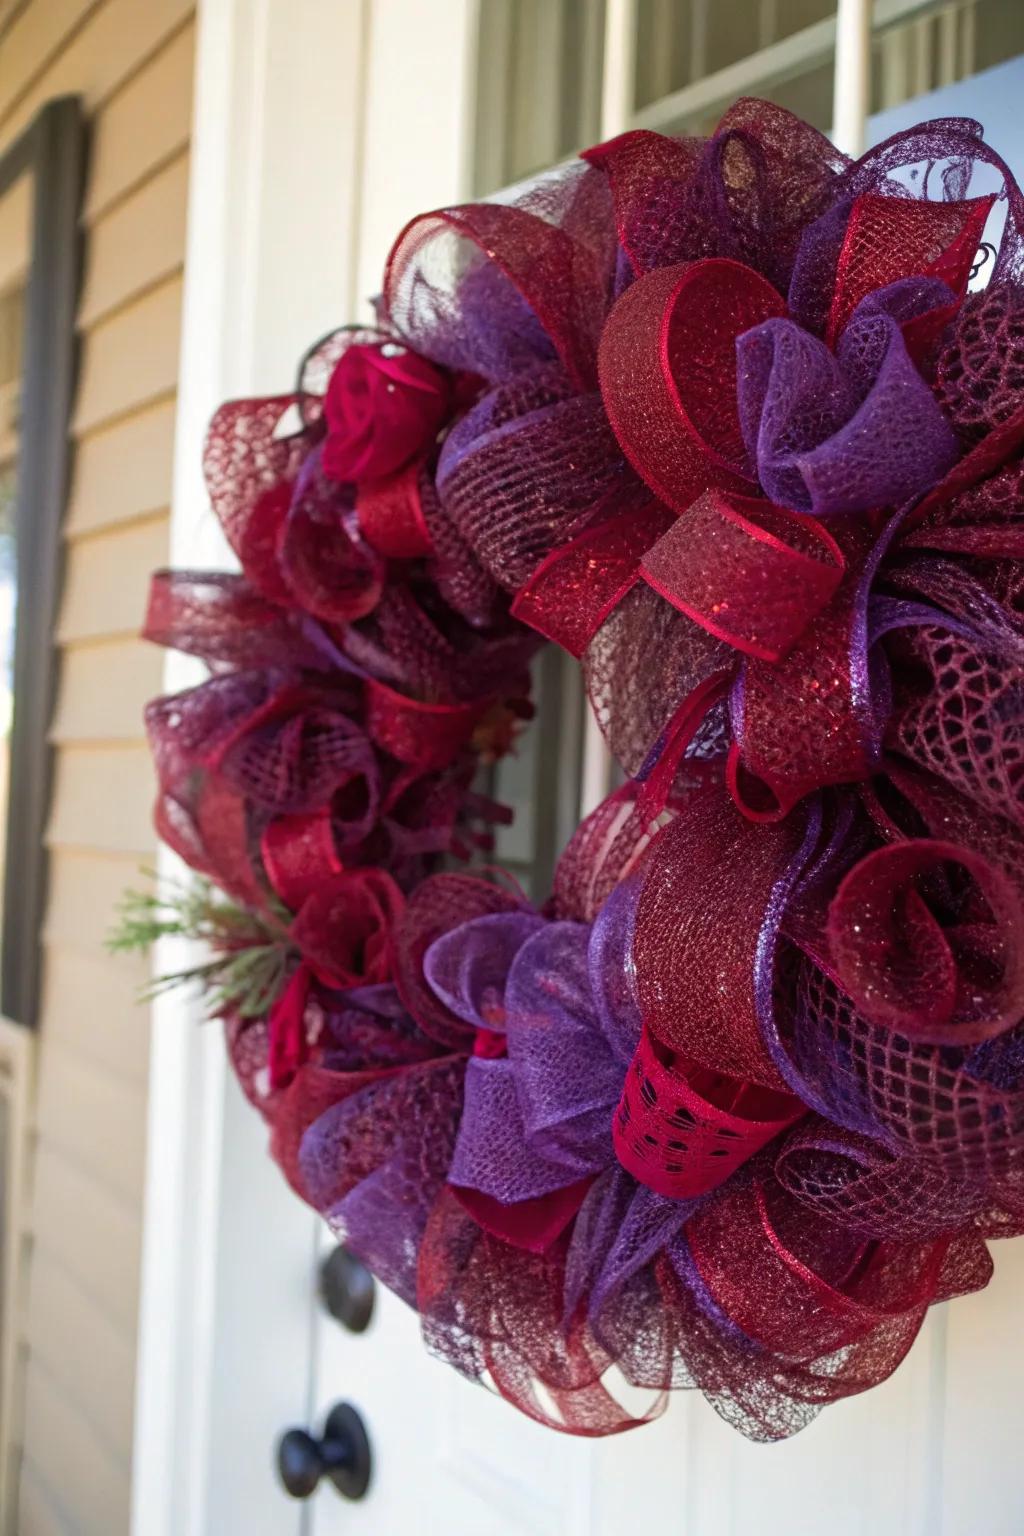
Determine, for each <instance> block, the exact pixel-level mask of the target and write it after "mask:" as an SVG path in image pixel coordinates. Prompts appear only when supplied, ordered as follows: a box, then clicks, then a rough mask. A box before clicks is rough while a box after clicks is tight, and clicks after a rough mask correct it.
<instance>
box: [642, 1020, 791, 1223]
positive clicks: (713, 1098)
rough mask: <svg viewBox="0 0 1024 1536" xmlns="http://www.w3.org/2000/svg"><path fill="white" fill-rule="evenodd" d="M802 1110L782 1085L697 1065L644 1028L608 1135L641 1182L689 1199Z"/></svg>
mask: <svg viewBox="0 0 1024 1536" xmlns="http://www.w3.org/2000/svg"><path fill="white" fill-rule="evenodd" d="M805 1112H806V1111H805V1108H804V1105H803V1104H802V1103H801V1102H800V1100H799V1099H795V1098H793V1097H792V1095H790V1094H788V1093H776V1092H773V1091H772V1090H771V1089H769V1088H760V1087H758V1086H756V1085H755V1084H752V1083H744V1082H740V1081H738V1080H737V1079H736V1078H733V1077H726V1076H725V1075H724V1074H722V1073H720V1072H706V1071H703V1072H702V1071H700V1070H699V1069H698V1068H695V1067H694V1066H693V1064H692V1063H688V1062H686V1060H685V1058H683V1057H680V1056H677V1055H675V1054H674V1053H673V1052H672V1051H669V1050H667V1049H666V1048H665V1047H664V1046H662V1045H659V1043H658V1042H657V1041H656V1040H655V1039H654V1038H653V1037H652V1035H651V1034H650V1032H649V1030H647V1029H645V1030H644V1032H643V1034H642V1035H641V1037H640V1044H639V1046H638V1047H637V1052H636V1055H635V1056H634V1058H633V1062H632V1065H631V1066H630V1069H629V1073H628V1075H627V1077H626V1083H625V1087H624V1088H623V1090H622V1098H621V1099H620V1101H619V1106H618V1109H617V1110H616V1111H615V1118H614V1120H613V1121H612V1140H613V1142H614V1145H615V1155H616V1157H617V1158H618V1160H619V1162H620V1163H621V1164H622V1166H623V1168H625V1169H626V1171H627V1172H628V1173H631V1174H632V1175H633V1177H634V1178H635V1179H638V1180H639V1181H640V1183H641V1184H646V1185H647V1187H648V1188H649V1189H653V1190H654V1191H655V1193H656V1194H659V1195H664V1196H666V1197H667V1198H668V1199H670V1200H689V1199H692V1198H693V1197H694V1196H696V1195H704V1194H707V1193H708V1192H709V1191H710V1190H712V1189H717V1188H718V1186H719V1184H722V1183H724V1182H725V1180H726V1179H727V1178H729V1177H730V1176H731V1175H732V1174H733V1173H735V1171H736V1169H737V1168H739V1167H740V1165H741V1164H742V1163H745V1162H746V1161H747V1159H748V1158H751V1157H753V1155H754V1153H755V1152H759V1151H760V1150H761V1148H762V1147H763V1146H766V1145H767V1143H768V1142H769V1141H773V1140H774V1139H775V1137H776V1136H778V1135H780V1134H781V1132H782V1131H784V1130H785V1129H786V1127H787V1126H789V1125H792V1124H793V1122H794V1121H795V1120H798V1119H799V1118H800V1117H801V1115H803V1114H804V1113H805Z"/></svg>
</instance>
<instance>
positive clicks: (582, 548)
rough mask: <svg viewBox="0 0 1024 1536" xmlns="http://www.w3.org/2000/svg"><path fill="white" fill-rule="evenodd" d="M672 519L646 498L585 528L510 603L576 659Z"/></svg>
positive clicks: (544, 562)
mask: <svg viewBox="0 0 1024 1536" xmlns="http://www.w3.org/2000/svg"><path fill="white" fill-rule="evenodd" d="M672 522H673V516H672V513H671V512H670V510H669V509H668V507H665V506H663V505H662V504H661V503H660V502H657V501H647V502H645V503H644V504H643V505H641V506H637V507H633V508H632V509H631V510H627V511H625V512H621V513H617V514H616V515H615V516H614V517H612V518H610V519H609V520H607V521H605V522H601V523H599V524H598V526H597V527H596V528H589V529H588V530H587V531H586V533H583V534H580V536H579V538H576V539H573V540H572V541H571V542H570V543H568V544H564V545H562V546H561V547H560V548H559V549H555V550H553V551H552V553H551V554H550V555H548V556H547V557H546V558H545V559H544V560H542V561H541V563H540V565H539V566H538V567H537V569H536V570H535V571H534V572H533V574H532V576H531V577H530V579H529V581H527V583H526V585H525V586H524V587H522V588H521V589H520V591H519V594H518V596H517V597H516V600H515V602H514V603H513V604H512V612H513V614H514V615H515V617H516V618H517V619H521V620H522V622H523V623H524V624H529V625H530V627H531V629H535V630H537V631H538V633H539V634H542V635H544V637H545V638H546V639H548V640H554V641H555V643H556V644H557V645H560V646H562V647H563V648H564V649H565V650H567V651H568V652H569V653H570V655H572V656H576V657H580V656H582V655H583V652H584V651H585V650H586V648H587V646H588V645H589V644H590V642H591V640H592V639H593V638H594V635H595V634H596V633H597V631H598V630H599V629H600V627H601V625H602V624H603V623H604V621H605V619H606V618H607V617H608V615H609V613H610V612H611V611H612V609H613V608H614V607H615V606H616V604H617V603H619V602H620V601H621V600H622V598H623V597H625V595H626V593H627V592H628V591H629V589H630V588H631V587H632V586H633V584H634V582H635V581H636V579H637V576H638V575H639V574H640V559H641V557H642V556H643V554H644V553H645V551H647V550H648V549H650V547H651V545H652V544H654V543H655V542H656V541H657V540H658V539H659V538H660V537H661V536H662V535H663V534H666V533H667V531H668V530H669V528H670V525H671V524H672Z"/></svg>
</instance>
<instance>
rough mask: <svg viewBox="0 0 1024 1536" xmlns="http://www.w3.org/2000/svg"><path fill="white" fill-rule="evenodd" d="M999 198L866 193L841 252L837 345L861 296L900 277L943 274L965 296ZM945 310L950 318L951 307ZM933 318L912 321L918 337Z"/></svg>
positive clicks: (832, 335) (830, 332)
mask: <svg viewBox="0 0 1024 1536" xmlns="http://www.w3.org/2000/svg"><path fill="white" fill-rule="evenodd" d="M994 202H995V197H994V196H990V197H975V198H970V199H968V200H967V201H966V202H949V203H941V202H926V201H924V200H921V199H916V198H915V199H911V198H903V197H888V196H884V195H883V194H881V193H878V192H864V193H862V194H861V196H860V197H858V199H857V201H856V202H855V203H854V205H853V211H852V213H851V214H850V222H849V223H848V224H847V226H846V237H845V239H844V240H843V246H842V250H841V252H840V255H839V266H838V270H837V273H836V288H835V293H834V295H833V298H832V307H831V309H830V310H829V316H828V324H827V326H826V332H825V339H826V340H827V342H828V344H829V346H830V347H833V346H835V343H836V341H837V340H838V339H839V336H840V335H841V334H842V331H843V327H844V326H845V325H846V322H847V321H848V320H849V318H850V316H851V315H852V314H853V311H854V310H855V309H856V308H857V305H858V304H859V303H860V301H861V299H864V298H866V297H867V296H868V294H869V293H873V292H874V291H875V290H876V289H878V288H884V287H885V286H886V285H887V284H888V283H894V282H897V281H898V280H899V279H900V278H903V277H938V278H941V280H942V281H943V282H944V283H945V284H946V285H947V286H948V287H949V288H951V289H952V290H953V293H954V295H955V296H956V298H957V300H959V299H960V298H961V297H962V295H963V292H964V290H965V288H966V287H967V280H968V278H969V277H970V273H971V267H972V265H973V263H974V258H975V256H976V254H977V250H978V245H979V242H980V240H981V235H982V231H983V230H984V228H985V221H986V219H987V218H988V215H989V211H990V210H991V208H992V204H993V203H994ZM942 316H943V318H944V319H948V318H949V316H948V313H947V312H946V311H945V310H943V312H942ZM928 318H929V317H927V316H921V317H920V318H919V319H918V320H916V321H912V322H911V325H912V326H913V327H914V329H915V334H916V335H917V336H918V337H920V335H921V321H922V320H925V319H928ZM912 350H913V348H912Z"/></svg>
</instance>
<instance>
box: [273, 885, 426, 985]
mask: <svg viewBox="0 0 1024 1536" xmlns="http://www.w3.org/2000/svg"><path fill="white" fill-rule="evenodd" d="M403 905H404V898H403V896H402V893H401V891H400V890H399V888H398V886H397V885H396V884H395V881H394V880H393V879H392V878H391V876H390V875H389V874H387V873H386V871H385V870H383V869H353V870H349V871H347V872H346V873H344V874H341V875H337V876H335V878H334V879H333V880H331V881H328V882H327V883H326V884H324V885H322V886H321V887H320V889H319V890H317V891H314V892H313V894H312V895H310V896H308V897H307V898H306V900H305V902H304V903H303V905H302V907H301V909H300V911H299V914H298V916H297V917H296V919H295V921H294V922H293V923H292V926H291V939H292V942H293V944H294V945H295V946H296V948H297V949H298V950H299V952H300V954H301V955H302V957H303V959H304V960H305V961H306V962H307V963H308V964H309V966H310V967H311V968H312V970H313V972H314V974H315V975H316V976H317V977H318V978H319V979H320V980H321V981H323V982H324V983H325V985H327V986H331V987H338V988H345V987H358V986H372V985H374V984H376V983H378V982H382V981H388V980H389V979H390V975H391V956H390V943H391V931H392V928H393V927H394V924H395V922H396V920H397V918H398V917H399V915H400V913H401V911H402V907H403Z"/></svg>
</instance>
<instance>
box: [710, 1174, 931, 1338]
mask: <svg viewBox="0 0 1024 1536" xmlns="http://www.w3.org/2000/svg"><path fill="white" fill-rule="evenodd" d="M686 1235H687V1238H688V1240H689V1244H690V1250H691V1252H692V1254H693V1257H694V1260H695V1261H696V1264H697V1268H698V1270H699V1271H700V1274H701V1276H702V1278H703V1280H704V1282H705V1284H706V1285H707V1287H708V1289H709V1291H710V1292H711V1295H712V1296H713V1297H714V1299H715V1301H716V1302H717V1303H718V1305H719V1306H720V1307H722V1308H723V1310H724V1311H725V1313H726V1314H727V1316H728V1317H729V1318H730V1319H731V1320H732V1322H733V1323H734V1324H735V1325H736V1326H737V1327H738V1328H740V1329H742V1331H743V1332H744V1333H745V1334H746V1336H747V1337H748V1338H749V1339H753V1340H755V1341H756V1342H757V1343H759V1344H761V1345H763V1346H764V1347H765V1348H766V1349H770V1350H772V1351H774V1352H776V1353H777V1354H780V1355H782V1356H784V1357H787V1358H789V1359H791V1360H804V1361H811V1360H815V1359H818V1358H820V1357H821V1356H823V1355H829V1354H832V1353H833V1352H834V1351H835V1350H839V1349H842V1348H844V1347H845V1346H846V1345H849V1344H853V1343H854V1342H855V1341H856V1340H858V1339H861V1338H863V1337H865V1335H867V1334H869V1333H871V1332H872V1331H873V1330H874V1329H876V1328H879V1327H885V1326H887V1325H888V1326H893V1325H897V1326H901V1330H902V1329H905V1330H906V1335H907V1336H906V1339H905V1345H904V1350H903V1351H901V1352H900V1353H901V1354H902V1353H903V1352H904V1351H905V1349H906V1348H909V1346H910V1343H911V1341H912V1340H913V1338H914V1336H915V1335H916V1333H917V1330H918V1328H919V1327H920V1324H921V1320H922V1318H923V1317H924V1312H925V1309H926V1308H927V1306H928V1305H929V1303H930V1302H932V1301H933V1300H935V1299H936V1297H937V1295H938V1293H939V1289H940V1277H941V1275H942V1268H943V1261H944V1259H945V1257H946V1252H947V1249H948V1247H949V1239H948V1238H945V1237H943V1238H939V1239H937V1240H936V1241H935V1242H931V1243H923V1244H917V1245H914V1244H908V1243H873V1242H870V1241H868V1240H866V1239H865V1238H863V1237H861V1236H859V1235H858V1234H853V1233H849V1232H847V1231H845V1230H844V1229H843V1228H842V1227H840V1226H839V1225H838V1224H836V1223H833V1222H830V1221H828V1220H827V1219H823V1218H821V1217H819V1216H817V1215H815V1214H813V1213H811V1212H809V1211H807V1210H806V1209H803V1208H802V1207H800V1206H799V1205H798V1204H797V1203H796V1202H795V1201H792V1200H791V1199H790V1198H789V1197H788V1196H787V1195H785V1194H784V1193H783V1192H782V1191H781V1190H780V1189H779V1187H778V1186H777V1185H773V1186H772V1189H771V1196H770V1198H769V1195H768V1193H767V1192H766V1189H765V1187H764V1186H763V1185H761V1184H754V1185H753V1186H749V1185H748V1186H746V1187H736V1188H732V1189H729V1190H725V1191H723V1192H722V1194H720V1195H719V1197H718V1198H717V1199H716V1200H713V1201H710V1202H709V1203H708V1204H707V1205H705V1206H703V1207H702V1208H701V1210H700V1211H699V1212H698V1213H697V1214H696V1215H695V1216H694V1217H692V1218H691V1220H690V1222H689V1223H688V1224H687V1228H686ZM897 1358H899V1356H898V1357H897Z"/></svg>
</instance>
